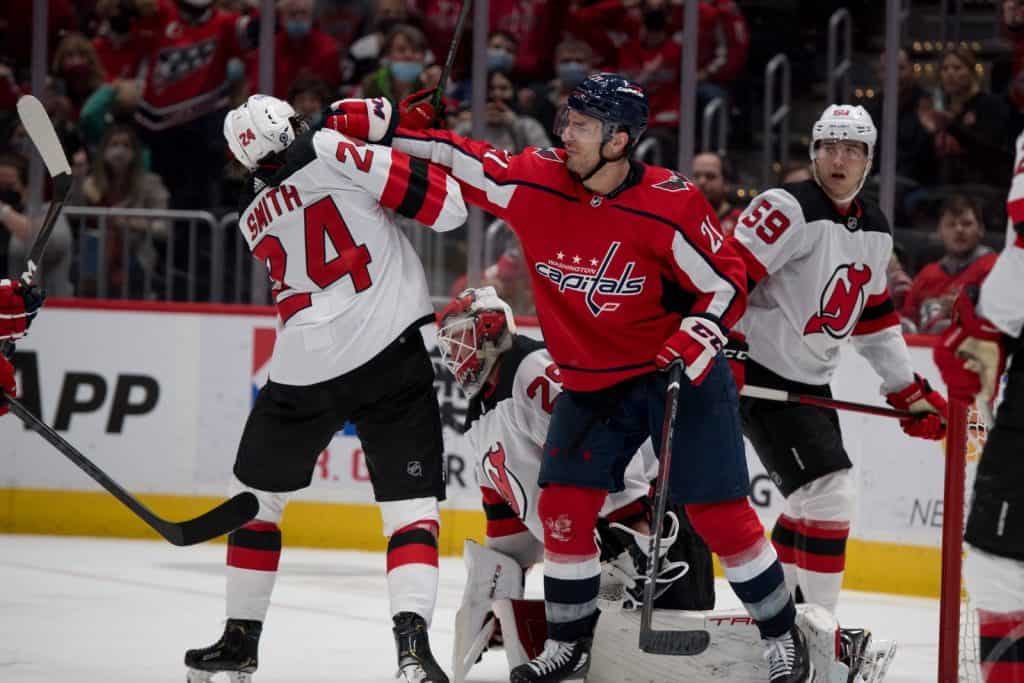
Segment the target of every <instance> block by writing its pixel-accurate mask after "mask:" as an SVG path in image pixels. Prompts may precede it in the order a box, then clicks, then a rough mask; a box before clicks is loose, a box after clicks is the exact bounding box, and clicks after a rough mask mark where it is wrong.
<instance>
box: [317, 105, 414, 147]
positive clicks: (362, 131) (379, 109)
mask: <svg viewBox="0 0 1024 683" xmlns="http://www.w3.org/2000/svg"><path fill="white" fill-rule="evenodd" d="M396 125H397V121H395V120H394V112H393V110H392V107H391V102H389V101H388V100H387V99H386V98H383V97H374V98H372V99H347V100H338V101H337V102H334V103H333V104H331V106H330V107H328V108H327V115H326V116H324V127H325V128H330V129H332V130H336V131H338V132H339V133H341V134H343V135H347V136H349V137H352V138H357V139H359V140H366V141H367V142H372V143H379V144H382V145H388V144H391V136H392V135H394V132H395V126H396Z"/></svg>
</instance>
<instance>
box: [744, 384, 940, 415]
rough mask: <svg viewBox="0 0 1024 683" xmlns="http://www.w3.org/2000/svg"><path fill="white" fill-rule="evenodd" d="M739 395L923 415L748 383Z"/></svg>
mask: <svg viewBox="0 0 1024 683" xmlns="http://www.w3.org/2000/svg"><path fill="white" fill-rule="evenodd" d="M740 396H746V397H748V398H761V399H764V400H766V401H781V402H783V403H798V404H800V405H805V406H818V407H819V408H832V409H834V410H849V411H851V412H854V413H865V414H867V415H878V416H880V417H896V418H899V419H901V420H903V419H907V418H914V417H920V416H921V415H924V413H912V412H910V411H909V410H898V409H896V408H886V407H885V406H876V405H871V404H870V403H856V402H854V401H840V400H839V399H838V398H826V397H824V396H810V395H808V394H794V393H791V392H789V391H784V390H782V389H769V388H767V387H755V386H751V385H749V384H745V385H743V390H742V391H740Z"/></svg>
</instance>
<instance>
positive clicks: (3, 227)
mask: <svg viewBox="0 0 1024 683" xmlns="http://www.w3.org/2000/svg"><path fill="white" fill-rule="evenodd" d="M27 185H28V161H27V160H26V159H25V157H23V156H21V155H20V154H17V153H16V152H5V153H2V154H0V267H2V268H4V269H5V271H4V272H8V273H21V272H23V271H24V270H25V263H26V259H27V258H28V250H29V249H30V247H31V245H32V242H33V241H34V240H35V237H36V234H37V232H38V230H39V228H40V227H41V225H42V218H43V215H45V212H46V208H47V206H46V205H45V204H44V205H43V206H42V207H41V212H40V214H39V215H38V216H29V215H28V212H27V211H26V202H25V194H26V187H27ZM70 253H71V232H70V230H69V228H68V224H67V221H66V220H65V219H64V217H63V216H59V217H58V218H57V222H56V223H55V224H54V228H53V233H52V234H51V235H50V241H49V242H47V246H46V251H45V252H44V253H43V262H42V264H40V267H39V270H38V271H37V274H36V278H35V282H36V283H37V284H39V285H41V286H42V287H43V288H44V289H46V291H47V293H48V294H50V295H51V296H69V295H70V294H71V283H70V280H69V279H68V266H69V264H70Z"/></svg>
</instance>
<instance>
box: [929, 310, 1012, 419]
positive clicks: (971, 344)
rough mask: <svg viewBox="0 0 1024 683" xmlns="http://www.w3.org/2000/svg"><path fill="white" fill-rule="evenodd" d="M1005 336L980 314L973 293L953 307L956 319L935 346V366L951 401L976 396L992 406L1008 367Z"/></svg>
mask: <svg viewBox="0 0 1024 683" xmlns="http://www.w3.org/2000/svg"><path fill="white" fill-rule="evenodd" d="M1005 341H1006V337H1005V336H1004V335H1003V332H1002V330H1000V329H999V328H998V327H996V326H995V325H993V324H992V323H991V322H989V321H988V320H986V319H985V318H983V317H981V316H980V315H978V312H977V311H976V310H975V308H974V301H972V299H971V293H969V292H966V291H965V292H961V293H960V296H958V297H957V299H956V302H955V303H954V304H953V320H952V323H951V324H950V326H949V327H948V328H946V331H945V332H944V333H943V334H942V337H941V339H940V340H939V343H938V344H937V345H936V346H935V350H934V358H935V365H937V366H938V368H939V372H941V373H942V379H943V381H944V382H945V383H946V389H947V391H948V392H949V397H950V399H952V400H958V401H963V402H965V403H970V402H971V401H973V400H974V397H975V396H977V397H978V398H979V399H981V400H983V401H987V402H988V403H989V405H991V404H992V401H993V400H994V399H995V394H996V390H997V388H998V386H999V378H1000V377H1001V376H1002V374H1003V370H1004V369H1005V368H1006V344H1005Z"/></svg>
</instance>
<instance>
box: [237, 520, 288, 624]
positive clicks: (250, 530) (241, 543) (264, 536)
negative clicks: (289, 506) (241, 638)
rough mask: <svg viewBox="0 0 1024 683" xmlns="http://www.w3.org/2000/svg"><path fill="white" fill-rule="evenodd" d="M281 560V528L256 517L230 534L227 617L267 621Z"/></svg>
mask: <svg viewBox="0 0 1024 683" xmlns="http://www.w3.org/2000/svg"><path fill="white" fill-rule="evenodd" d="M280 560H281V530H280V529H279V528H278V526H277V525H276V524H274V523H273V522H261V521H260V520H254V521H252V522H249V523H248V524H246V525H245V526H243V527H241V528H240V529H236V530H235V531H232V532H231V533H230V534H229V535H228V557H227V617H228V618H229V619H247V620H250V621H260V622H262V621H264V619H266V616H267V608H268V607H269V605H270V594H271V593H272V592H273V590H274V581H275V580H276V579H277V566H278V563H279V562H280Z"/></svg>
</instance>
